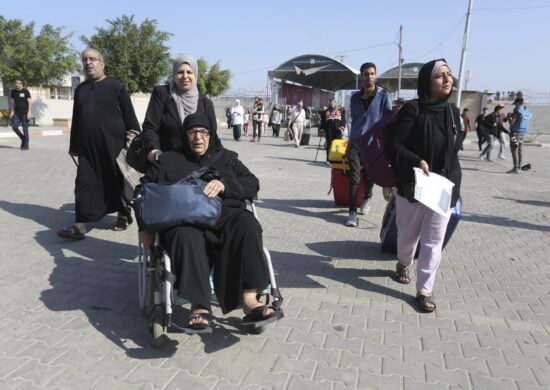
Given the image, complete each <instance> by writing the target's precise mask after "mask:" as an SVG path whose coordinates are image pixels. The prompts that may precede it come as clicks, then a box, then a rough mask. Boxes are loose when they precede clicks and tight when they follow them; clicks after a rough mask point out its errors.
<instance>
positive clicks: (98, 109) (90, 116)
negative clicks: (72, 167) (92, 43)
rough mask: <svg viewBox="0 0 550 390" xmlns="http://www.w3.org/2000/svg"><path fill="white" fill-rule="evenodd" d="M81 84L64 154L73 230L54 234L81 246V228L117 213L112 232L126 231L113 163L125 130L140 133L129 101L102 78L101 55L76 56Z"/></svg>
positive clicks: (119, 184) (90, 52)
mask: <svg viewBox="0 0 550 390" xmlns="http://www.w3.org/2000/svg"><path fill="white" fill-rule="evenodd" d="M82 66H83V67H84V71H85V73H86V81H84V82H83V83H81V84H80V85H79V86H78V87H77V88H76V91H75V96H74V105H73V118H72V126H71V141H70V147H69V154H71V155H72V156H78V170H77V174H76V180H75V214H76V218H75V224H74V225H73V226H70V227H66V228H63V229H61V230H59V231H58V232H57V234H58V235H59V236H60V237H63V238H68V239H73V240H81V239H83V238H84V234H85V233H86V226H85V224H86V223H87V222H97V221H99V220H100V219H102V218H103V217H104V216H105V215H107V214H110V213H113V212H115V211H116V212H118V216H117V222H116V224H115V226H114V230H125V229H126V228H127V226H128V219H127V215H126V214H127V209H126V208H125V207H124V204H123V202H122V198H121V193H122V191H123V181H122V175H121V173H120V171H119V170H118V167H117V164H116V157H117V155H118V154H119V152H120V151H121V149H122V148H123V147H124V144H125V141H126V133H127V131H128V130H131V129H133V130H140V126H139V123H138V120H137V118H136V114H135V112H134V108H133V106H132V102H131V101H130V96H129V94H128V92H127V91H126V88H124V86H123V85H122V83H121V82H120V81H118V80H115V79H113V78H110V77H107V76H105V72H104V69H105V64H104V62H103V58H102V56H101V54H100V53H99V52H98V51H97V50H94V49H86V50H84V51H83V52H82Z"/></svg>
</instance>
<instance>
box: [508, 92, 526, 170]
mask: <svg viewBox="0 0 550 390" xmlns="http://www.w3.org/2000/svg"><path fill="white" fill-rule="evenodd" d="M514 106H515V108H514V111H513V112H512V115H511V116H510V118H509V122H510V150H511V152H512V161H513V163H514V168H512V169H511V170H510V171H508V173H521V166H522V165H521V162H522V158H523V138H524V136H525V133H527V130H528V129H529V120H530V119H531V116H532V115H531V113H530V112H529V110H528V109H527V106H524V105H523V95H521V96H519V97H517V98H516V100H514Z"/></svg>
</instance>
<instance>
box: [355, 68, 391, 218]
mask: <svg viewBox="0 0 550 390" xmlns="http://www.w3.org/2000/svg"><path fill="white" fill-rule="evenodd" d="M360 74H361V80H362V83H363V86H362V88H361V89H360V90H359V91H357V92H355V93H354V94H353V95H352V96H351V99H350V111H351V130H350V134H349V143H348V147H347V149H346V156H347V158H348V159H349V165H350V169H349V188H348V191H349V197H348V199H349V215H348V218H347V220H346V226H350V227H355V226H357V225H358V224H359V220H358V218H357V193H358V191H357V189H358V188H359V183H360V177H361V173H363V179H364V185H365V192H364V196H363V201H362V202H361V208H360V209H359V211H360V213H361V214H363V215H364V214H366V213H368V212H369V210H370V204H369V199H370V198H372V188H373V186H374V182H373V181H372V180H371V179H370V178H369V175H368V172H367V169H366V168H364V169H363V168H362V164H361V136H362V135H363V134H364V133H366V132H367V131H368V130H369V128H370V127H371V126H372V125H373V124H375V123H376V122H378V121H379V120H380V119H381V118H382V115H384V113H385V112H386V111H390V110H391V109H392V104H391V99H390V97H389V95H388V93H387V92H386V90H385V89H384V88H382V87H380V86H377V85H376V65H374V64H373V63H372V62H365V63H364V64H362V65H361V68H360ZM362 169H363V172H361V170H362Z"/></svg>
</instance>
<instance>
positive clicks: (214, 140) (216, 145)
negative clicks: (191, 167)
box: [180, 112, 222, 160]
mask: <svg viewBox="0 0 550 390" xmlns="http://www.w3.org/2000/svg"><path fill="white" fill-rule="evenodd" d="M197 126H200V127H204V128H206V129H208V130H209V131H210V139H209V143H208V149H207V150H206V153H204V154H203V155H202V156H199V155H197V154H195V152H193V150H192V149H191V144H190V143H189V137H188V136H187V130H190V129H192V128H193V127H197ZM212 128H213V126H212V123H211V121H210V118H209V117H208V116H207V115H206V114H204V113H202V112H195V113H194V114H190V115H187V116H186V117H185V119H184V121H183V129H184V131H185V135H184V137H183V145H182V150H180V152H182V153H183V154H184V155H185V156H187V158H190V159H198V160H203V159H204V158H205V157H206V158H210V157H211V156H212V155H213V154H214V153H215V152H216V151H218V150H220V149H221V148H222V143H221V141H220V139H219V137H218V134H217V132H216V131H212Z"/></svg>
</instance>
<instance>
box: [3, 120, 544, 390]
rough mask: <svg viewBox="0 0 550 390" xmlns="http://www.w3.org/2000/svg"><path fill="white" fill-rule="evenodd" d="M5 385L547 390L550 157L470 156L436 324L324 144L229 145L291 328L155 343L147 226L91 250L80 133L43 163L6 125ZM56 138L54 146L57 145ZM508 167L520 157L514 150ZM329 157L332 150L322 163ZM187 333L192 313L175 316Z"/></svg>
mask: <svg viewBox="0 0 550 390" xmlns="http://www.w3.org/2000/svg"><path fill="white" fill-rule="evenodd" d="M0 133H1V134H4V135H3V136H0V155H1V159H2V172H1V173H0V178H1V183H2V186H0V221H1V223H0V236H1V237H2V240H1V242H0V253H1V259H0V260H1V261H0V293H1V295H2V297H3V299H2V300H1V301H0V311H1V313H2V316H0V336H1V337H0V388H6V389H23V388H25V389H27V388H40V389H54V388H55V389H75V388H82V389H134V388H135V389H189V388H195V389H269V388H271V389H406V390H409V389H447V390H450V389H499V390H504V389H544V388H548V387H549V386H550V347H549V346H550V325H549V323H550V307H549V306H550V300H549V294H550V283H549V282H550V257H549V256H548V253H549V252H550V167H549V164H548V160H549V156H550V149H548V148H540V147H526V148H525V152H524V154H525V162H530V163H531V165H532V167H533V168H532V170H531V171H528V172H523V173H522V174H520V175H510V174H506V173H505V172H506V171H507V170H508V169H510V165H511V163H510V160H511V158H508V160H505V161H498V162H494V163H489V162H484V161H480V160H479V159H478V152H477V150H476V149H474V148H475V144H473V143H472V144H469V145H466V147H465V150H464V152H462V153H461V161H462V167H463V185H462V196H463V201H464V216H463V220H462V222H461V223H460V224H459V227H458V229H457V231H456V232H455V234H454V236H453V239H452V240H451V242H450V244H449V245H448V247H447V249H446V251H445V253H444V257H443V263H442V265H441V268H440V272H439V275H438V278H437V280H436V284H435V290H434V295H435V298H436V302H437V304H438V308H437V311H436V312H435V313H433V314H424V313H419V312H418V311H417V310H416V309H415V307H414V293H415V291H414V283H412V284H411V285H408V286H404V285H400V284H397V283H396V282H394V281H393V280H392V278H391V275H392V272H393V270H394V266H395V256H392V255H390V254H383V253H381V252H380V250H379V244H378V234H379V230H380V221H381V218H382V213H383V209H384V205H385V201H384V200H383V198H382V194H381V189H380V188H378V187H377V188H375V194H374V198H373V200H372V201H373V207H372V209H371V211H370V213H369V214H368V215H366V216H360V224H359V226H358V228H348V227H345V226H344V225H343V222H344V220H345V218H346V215H347V212H346V209H345V208H342V207H337V206H335V205H334V202H333V198H332V194H327V192H328V191H329V188H330V171H329V168H328V167H327V166H326V165H325V164H324V163H322V162H313V159H314V157H315V153H316V146H317V143H318V138H316V137H312V139H311V145H310V146H306V147H301V148H299V149H295V148H294V147H293V145H292V144H289V143H285V142H284V141H283V140H282V139H281V138H279V139H275V138H272V137H271V136H266V137H264V138H262V141H261V142H260V143H250V142H248V139H247V138H243V140H242V142H239V143H236V142H234V141H233V140H232V139H231V133H230V131H229V130H226V129H222V130H220V133H221V135H222V139H223V142H224V144H225V145H226V147H228V148H231V149H233V150H235V151H237V152H238V153H239V155H240V158H241V159H242V160H243V161H244V162H245V163H246V164H247V166H248V167H250V168H251V170H252V171H253V172H254V173H255V174H256V175H257V176H258V177H259V178H260V182H261V192H260V200H259V201H258V203H257V206H258V212H259V217H260V220H261V222H262V225H263V227H264V240H265V245H266V246H267V247H268V248H269V249H270V252H271V256H272V259H273V265H274V268H275V270H276V273H277V280H278V282H279V284H280V287H281V291H282V294H283V296H284V298H285V301H284V308H285V318H284V319H282V320H281V321H279V322H278V323H276V324H274V325H271V326H268V327H267V329H266V331H265V333H263V334H261V335H250V334H246V333H245V332H243V331H242V329H240V328H239V326H238V323H239V318H240V317H241V316H242V313H240V312H238V311H235V312H233V313H230V314H229V315H228V316H226V317H225V318H224V317H223V316H222V315H221V313H220V312H219V310H215V313H214V314H215V315H216V316H217V317H218V319H219V321H218V323H219V326H218V327H217V328H216V329H215V331H214V333H213V334H212V335H205V336H198V335H195V336H188V335H185V334H181V333H174V334H170V341H169V342H168V343H167V345H166V346H165V347H163V348H161V349H158V350H157V349H154V348H152V347H151V346H150V339H149V334H148V329H147V324H146V321H145V318H144V317H143V315H142V314H141V313H140V311H139V307H138V301H137V280H136V255H137V248H136V227H135V225H132V226H131V227H130V229H129V230H127V231H125V232H114V231H112V230H110V228H111V227H112V225H113V224H114V221H115V218H114V216H108V217H106V218H105V219H104V220H103V221H101V222H99V223H97V224H95V225H94V226H93V229H92V230H91V231H90V232H89V234H88V235H87V238H86V239H85V240H83V241H80V242H66V241H64V240H62V239H60V238H58V237H57V236H56V235H55V231H56V230H57V229H59V228H60V227H62V226H66V225H68V224H70V223H72V222H73V201H74V200H73V185H74V175H75V166H74V164H73V162H72V161H71V159H70V158H69V156H68V155H67V149H68V136H67V134H66V133H63V132H61V134H59V133H55V134H58V135H54V136H49V137H44V136H42V137H40V136H38V135H39V133H34V134H33V135H34V136H33V138H32V140H31V150H30V151H28V152H22V151H20V150H19V145H18V142H17V139H15V138H13V137H11V136H7V135H6V134H7V133H9V129H7V128H0ZM46 134H47V133H44V134H43V135H46ZM507 153H509V152H508V151H507ZM323 154H324V153H323V152H322V151H321V152H319V157H321V158H322V156H323ZM176 318H179V319H180V320H181V319H184V318H185V311H183V310H181V309H179V308H178V309H177V310H176Z"/></svg>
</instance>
